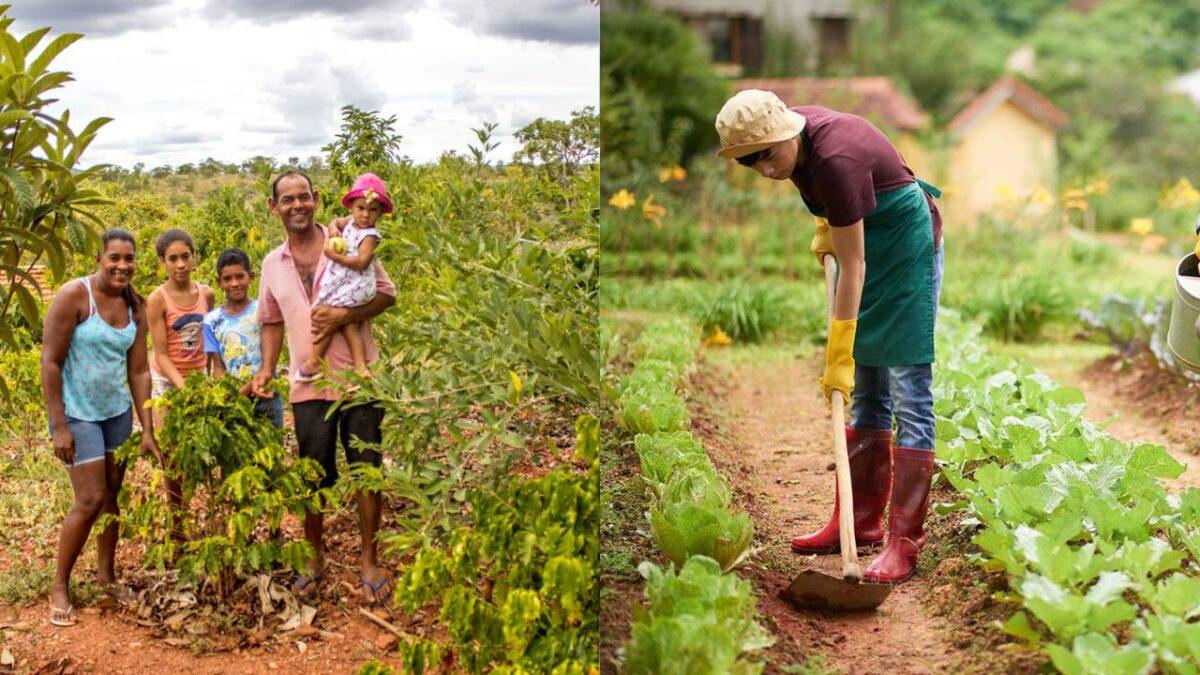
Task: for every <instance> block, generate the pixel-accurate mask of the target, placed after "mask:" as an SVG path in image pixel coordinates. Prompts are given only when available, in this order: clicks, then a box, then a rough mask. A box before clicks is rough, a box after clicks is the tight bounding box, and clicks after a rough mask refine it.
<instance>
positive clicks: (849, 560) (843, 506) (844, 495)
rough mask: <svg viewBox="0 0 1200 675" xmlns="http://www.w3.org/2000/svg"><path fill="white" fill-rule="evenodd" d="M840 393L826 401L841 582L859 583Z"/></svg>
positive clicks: (831, 280)
mask: <svg viewBox="0 0 1200 675" xmlns="http://www.w3.org/2000/svg"><path fill="white" fill-rule="evenodd" d="M822 263H823V264H824V265H825V292H826V301H827V303H828V310H829V317H830V318H833V301H834V291H835V289H836V284H837V263H836V260H835V258H834V257H833V256H831V255H826V256H825V257H824V258H823V259H822ZM845 405H846V403H845V399H844V398H843V396H842V392H840V391H837V390H834V391H833V392H832V396H831V397H830V405H829V410H830V413H831V415H830V424H831V426H830V433H831V435H832V436H833V464H834V467H835V468H836V469H837V490H838V535H839V537H840V540H841V542H840V543H841V548H842V578H844V579H854V580H856V581H858V580H861V579H862V570H861V569H859V566H858V546H857V543H856V542H855V541H854V491H853V489H852V486H851V485H850V454H849V453H848V452H847V451H846V408H845Z"/></svg>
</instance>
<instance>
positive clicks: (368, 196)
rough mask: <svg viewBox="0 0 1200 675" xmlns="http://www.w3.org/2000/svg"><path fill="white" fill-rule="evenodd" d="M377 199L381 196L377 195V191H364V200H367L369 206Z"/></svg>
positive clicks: (368, 189) (369, 189)
mask: <svg viewBox="0 0 1200 675" xmlns="http://www.w3.org/2000/svg"><path fill="white" fill-rule="evenodd" d="M377 197H379V195H377V194H375V190H373V189H371V188H367V189H366V190H363V199H366V200H367V203H368V204H370V203H371V202H373V201H375V199H376V198H377Z"/></svg>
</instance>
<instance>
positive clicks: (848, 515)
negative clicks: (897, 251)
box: [779, 255, 892, 612]
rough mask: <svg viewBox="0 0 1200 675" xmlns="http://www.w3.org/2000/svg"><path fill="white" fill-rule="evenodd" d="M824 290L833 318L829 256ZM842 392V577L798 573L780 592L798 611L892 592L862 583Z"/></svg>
mask: <svg viewBox="0 0 1200 675" xmlns="http://www.w3.org/2000/svg"><path fill="white" fill-rule="evenodd" d="M823 262H824V264H825V290H826V299H827V301H828V303H829V306H828V309H829V314H830V315H831V316H832V315H833V297H834V287H835V280H836V277H837V265H836V262H835V259H834V257H833V256H831V255H826V256H825V258H824V261H823ZM844 406H845V403H844V401H843V398H842V392H840V391H834V392H833V396H832V401H831V405H830V410H831V412H832V430H833V454H834V466H835V468H836V469H837V489H838V500H839V503H840V508H839V509H838V535H839V536H840V538H841V548H842V576H841V577H840V578H839V577H835V576H832V575H829V574H825V573H824V572H819V571H817V570H813V569H809V570H805V571H803V572H801V573H800V576H798V577H796V578H795V579H793V580H792V583H791V584H790V585H789V586H788V587H787V588H785V589H783V590H782V591H780V593H779V597H781V598H783V599H784V600H787V601H788V602H790V603H792V604H793V605H795V606H796V607H798V608H802V609H819V610H833V611H842V612H851V611H857V610H867V609H875V608H876V607H878V606H879V605H881V604H882V603H883V601H884V600H886V599H887V597H888V595H889V594H891V592H892V585H891V584H880V583H874V582H870V581H864V580H863V576H862V570H861V569H859V566H858V549H857V548H856V544H855V541H854V495H853V491H852V490H851V489H850V457H849V454H848V453H847V452H846V419H845V417H846V413H845V407H844Z"/></svg>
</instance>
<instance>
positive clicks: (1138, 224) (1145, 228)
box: [1129, 217, 1154, 237]
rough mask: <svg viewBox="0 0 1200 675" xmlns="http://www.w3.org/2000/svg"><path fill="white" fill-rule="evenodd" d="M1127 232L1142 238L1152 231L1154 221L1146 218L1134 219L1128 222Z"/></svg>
mask: <svg viewBox="0 0 1200 675" xmlns="http://www.w3.org/2000/svg"><path fill="white" fill-rule="evenodd" d="M1129 231H1130V232H1133V233H1134V234H1138V235H1141V236H1143V237H1144V236H1146V235H1147V234H1150V233H1151V232H1153V231H1154V219H1153V218H1146V217H1141V218H1134V219H1132V220H1130V221H1129Z"/></svg>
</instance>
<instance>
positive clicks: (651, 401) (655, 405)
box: [618, 388, 690, 434]
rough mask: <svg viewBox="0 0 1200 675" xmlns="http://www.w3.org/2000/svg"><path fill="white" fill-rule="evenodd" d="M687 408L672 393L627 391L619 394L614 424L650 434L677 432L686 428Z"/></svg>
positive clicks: (655, 390) (687, 422)
mask: <svg viewBox="0 0 1200 675" xmlns="http://www.w3.org/2000/svg"><path fill="white" fill-rule="evenodd" d="M689 419H690V417H689V415H688V410H687V404H685V403H684V402H683V399H681V398H679V397H678V396H676V395H675V394H673V393H663V391H662V390H660V389H651V388H640V389H631V390H628V391H625V392H623V393H622V394H621V411H620V417H619V418H618V422H619V423H620V424H621V425H622V426H624V427H625V428H627V429H629V430H630V431H633V432H637V433H643V434H650V433H656V432H660V431H680V430H684V429H686V428H687V427H688V424H689Z"/></svg>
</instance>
